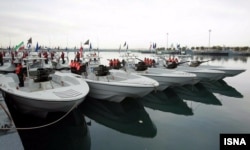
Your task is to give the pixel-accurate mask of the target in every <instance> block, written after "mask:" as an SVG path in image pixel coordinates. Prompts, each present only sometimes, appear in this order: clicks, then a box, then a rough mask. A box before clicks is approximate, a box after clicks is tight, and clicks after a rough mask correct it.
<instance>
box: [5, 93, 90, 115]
mask: <svg viewBox="0 0 250 150" xmlns="http://www.w3.org/2000/svg"><path fill="white" fill-rule="evenodd" d="M2 92H3V95H4V97H5V99H7V100H8V101H10V102H11V103H12V104H13V105H15V107H16V108H17V109H18V110H20V111H21V112H23V113H48V112H68V111H70V110H71V109H72V108H73V107H76V106H78V105H79V104H80V103H81V102H82V101H84V99H85V97H81V98H78V99H76V100H74V101H63V102H62V101H53V100H47V101H44V100H37V99H32V98H27V97H23V96H20V95H14V94H13V93H8V92H5V91H2Z"/></svg>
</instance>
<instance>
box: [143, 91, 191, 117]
mask: <svg viewBox="0 0 250 150" xmlns="http://www.w3.org/2000/svg"><path fill="white" fill-rule="evenodd" d="M141 101H142V103H143V105H144V106H146V107H149V108H152V109H156V110H160V111H163V112H171V113H175V114H179V115H193V111H192V109H191V108H189V107H188V106H187V103H186V102H184V101H183V100H182V99H181V98H180V97H179V96H178V95H177V94H176V93H175V92H174V91H173V90H172V89H171V88H168V89H166V90H165V91H164V92H162V91H157V92H153V93H150V94H149V95H147V96H145V97H143V98H141Z"/></svg>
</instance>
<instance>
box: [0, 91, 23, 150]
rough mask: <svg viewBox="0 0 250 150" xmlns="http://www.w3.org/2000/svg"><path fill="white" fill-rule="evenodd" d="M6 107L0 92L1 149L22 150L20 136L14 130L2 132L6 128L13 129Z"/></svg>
mask: <svg viewBox="0 0 250 150" xmlns="http://www.w3.org/2000/svg"><path fill="white" fill-rule="evenodd" d="M9 115H10V113H9V110H8V107H7V105H6V103H5V101H4V98H3V97H2V93H1V92H0V146H1V149H4V150H13V149H16V150H18V149H20V150H23V149H24V148H23V145H22V142H21V139H20V136H19V134H18V132H17V130H15V129H11V130H2V129H3V128H6V127H12V128H15V125H14V122H13V120H12V119H11V118H10V117H11V116H9Z"/></svg>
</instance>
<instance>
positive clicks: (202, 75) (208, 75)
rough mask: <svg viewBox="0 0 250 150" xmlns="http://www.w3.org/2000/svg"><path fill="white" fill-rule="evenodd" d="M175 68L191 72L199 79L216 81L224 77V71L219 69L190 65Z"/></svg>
mask: <svg viewBox="0 0 250 150" xmlns="http://www.w3.org/2000/svg"><path fill="white" fill-rule="evenodd" d="M177 70H180V71H184V72H189V73H193V74H195V75H196V76H197V78H198V79H199V80H201V81H217V80H220V79H223V78H224V77H225V72H224V71H219V70H210V69H198V68H191V67H178V68H177Z"/></svg>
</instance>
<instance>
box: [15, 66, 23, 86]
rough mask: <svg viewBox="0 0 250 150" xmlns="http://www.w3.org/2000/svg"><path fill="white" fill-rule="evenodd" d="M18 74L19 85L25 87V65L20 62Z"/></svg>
mask: <svg viewBox="0 0 250 150" xmlns="http://www.w3.org/2000/svg"><path fill="white" fill-rule="evenodd" d="M16 74H17V76H18V78H19V86H20V87H23V86H24V80H23V67H22V65H21V63H19V64H18V65H17V67H16Z"/></svg>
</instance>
